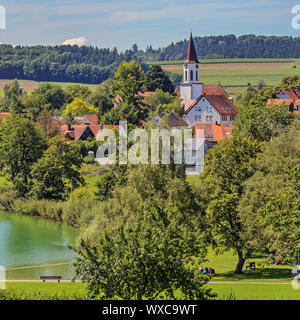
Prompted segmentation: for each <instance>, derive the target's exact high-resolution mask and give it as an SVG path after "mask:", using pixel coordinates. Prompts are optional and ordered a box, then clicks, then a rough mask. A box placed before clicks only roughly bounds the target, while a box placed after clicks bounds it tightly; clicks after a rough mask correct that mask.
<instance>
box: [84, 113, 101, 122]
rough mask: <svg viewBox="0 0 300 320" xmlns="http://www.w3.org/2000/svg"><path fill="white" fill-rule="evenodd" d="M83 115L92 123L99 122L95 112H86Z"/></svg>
mask: <svg viewBox="0 0 300 320" xmlns="http://www.w3.org/2000/svg"><path fill="white" fill-rule="evenodd" d="M84 117H85V118H86V119H88V120H89V121H91V123H92V124H99V118H98V116H97V115H96V114H87V115H84Z"/></svg>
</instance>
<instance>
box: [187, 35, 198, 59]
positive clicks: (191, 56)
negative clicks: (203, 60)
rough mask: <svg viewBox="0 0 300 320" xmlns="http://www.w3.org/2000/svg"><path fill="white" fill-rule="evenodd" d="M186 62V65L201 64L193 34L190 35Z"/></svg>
mask: <svg viewBox="0 0 300 320" xmlns="http://www.w3.org/2000/svg"><path fill="white" fill-rule="evenodd" d="M184 62H185V63H199V61H198V58H197V52H196V49H195V44H194V39H193V35H192V33H191V35H190V41H189V45H188V49H187V53H186V57H185V61H184Z"/></svg>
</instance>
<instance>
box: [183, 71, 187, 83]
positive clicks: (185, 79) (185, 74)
mask: <svg viewBox="0 0 300 320" xmlns="http://www.w3.org/2000/svg"><path fill="white" fill-rule="evenodd" d="M184 81H187V71H185V73H184Z"/></svg>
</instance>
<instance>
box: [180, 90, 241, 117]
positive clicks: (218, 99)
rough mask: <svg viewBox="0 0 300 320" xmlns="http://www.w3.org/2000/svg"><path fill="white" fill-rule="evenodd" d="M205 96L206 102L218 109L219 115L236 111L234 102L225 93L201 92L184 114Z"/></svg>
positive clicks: (235, 112) (234, 113)
mask: <svg viewBox="0 0 300 320" xmlns="http://www.w3.org/2000/svg"><path fill="white" fill-rule="evenodd" d="M202 98H205V99H207V100H208V102H209V103H210V104H211V105H212V106H213V107H214V108H215V109H216V110H217V111H218V113H219V114H221V115H236V114H237V113H238V111H237V109H236V107H235V106H234V104H233V103H232V102H231V101H230V100H229V98H228V97H227V96H225V95H206V94H202V95H201V96H200V97H199V98H198V99H197V100H195V101H194V102H193V103H192V104H191V105H190V107H189V108H188V109H187V110H186V111H185V114H187V113H189V112H190V110H192V109H193V108H194V107H195V106H196V105H197V103H198V102H199V101H200V100H201V99H202Z"/></svg>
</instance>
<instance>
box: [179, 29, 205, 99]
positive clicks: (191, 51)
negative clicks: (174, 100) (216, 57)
mask: <svg viewBox="0 0 300 320" xmlns="http://www.w3.org/2000/svg"><path fill="white" fill-rule="evenodd" d="M202 92H203V84H202V83H201V82H200V74H199V61H198V58H197V53H196V49H195V44H194V40H193V36H192V33H191V35H190V41H189V45H188V49H187V53H186V57H185V61H184V64H183V83H182V84H181V85H180V97H181V99H183V100H196V99H198V98H199V97H200V96H201V94H202Z"/></svg>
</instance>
